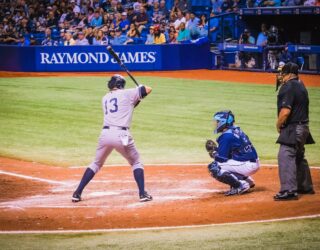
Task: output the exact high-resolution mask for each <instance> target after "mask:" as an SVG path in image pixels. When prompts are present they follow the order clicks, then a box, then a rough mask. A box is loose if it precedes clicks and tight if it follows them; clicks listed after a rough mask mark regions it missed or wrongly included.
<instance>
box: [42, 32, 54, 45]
mask: <svg viewBox="0 0 320 250" xmlns="http://www.w3.org/2000/svg"><path fill="white" fill-rule="evenodd" d="M41 45H43V46H52V45H57V42H55V41H53V40H52V38H51V29H49V28H46V31H45V39H44V40H43V41H42V42H41Z"/></svg>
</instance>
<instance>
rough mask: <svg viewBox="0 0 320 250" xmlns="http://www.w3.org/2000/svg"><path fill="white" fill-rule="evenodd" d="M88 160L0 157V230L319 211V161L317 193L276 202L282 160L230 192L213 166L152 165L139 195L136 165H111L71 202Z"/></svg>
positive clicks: (237, 218)
mask: <svg viewBox="0 0 320 250" xmlns="http://www.w3.org/2000/svg"><path fill="white" fill-rule="evenodd" d="M83 171H84V169H83V168H60V167H54V166H45V165H42V164H38V163H30V162H23V161H18V160H12V159H7V158H0V182H1V190H0V230H1V231H4V230H68V229H69V230H71V229H73V230H80V229H111V228H137V227H160V226H182V225H202V224H212V223H225V222H242V221H253V220H264V219H275V218H283V217H295V216H304V215H315V214H319V212H320V211H319V207H320V193H319V190H320V175H319V170H318V169H312V175H313V178H314V183H315V189H316V191H317V193H316V194H315V195H303V196H300V199H299V200H298V201H290V202H274V201H273V200H272V196H273V195H274V194H275V193H276V192H277V191H278V188H279V184H278V183H279V181H278V177H277V168H274V167H263V168H262V169H261V170H260V171H259V172H258V173H257V174H256V175H255V176H254V179H255V180H256V183H257V186H256V188H255V189H254V191H253V192H250V193H248V194H244V195H241V196H233V197H226V196H224V195H223V192H224V191H226V190H227V187H226V185H223V184H220V183H218V182H217V181H215V180H213V179H212V178H211V177H210V176H209V174H208V172H207V169H206V166H205V165H203V166H199V165H194V166H192V165H190V166H166V165H162V166H146V186H147V189H148V191H149V192H150V193H151V194H152V195H153V196H154V200H153V201H152V202H148V203H140V202H139V201H138V197H137V187H136V184H135V181H134V179H133V176H132V173H131V169H130V167H126V166H122V167H121V166H119V167H114V166H113V167H107V166H105V167H104V168H103V169H102V170H101V172H99V173H98V174H97V176H95V178H94V180H93V181H92V182H91V183H90V184H89V185H88V187H87V189H86V190H85V191H84V194H83V198H84V200H83V201H82V202H79V203H72V202H71V195H72V192H73V190H74V189H75V188H76V186H77V184H78V182H79V180H80V178H81V176H82V173H83Z"/></svg>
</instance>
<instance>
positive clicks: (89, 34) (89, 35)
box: [85, 26, 95, 45]
mask: <svg viewBox="0 0 320 250" xmlns="http://www.w3.org/2000/svg"><path fill="white" fill-rule="evenodd" d="M85 34H86V38H87V40H88V42H89V44H90V45H92V44H93V38H94V37H95V36H94V33H93V29H92V27H91V26H89V27H88V28H87V29H86V30H85Z"/></svg>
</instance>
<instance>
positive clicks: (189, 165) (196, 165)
mask: <svg viewBox="0 0 320 250" xmlns="http://www.w3.org/2000/svg"><path fill="white" fill-rule="evenodd" d="M207 165H208V163H168V164H165V163H155V164H152V163H148V164H144V166H145V167H149V166H155V167H201V166H204V167H206V166H207ZM260 166H262V167H271V168H275V167H278V164H263V163H261V162H260ZM87 167H88V166H70V167H69V168H71V169H78V168H81V169H82V168H87ZM103 167H104V168H108V167H130V166H129V165H126V164H123V165H122V164H110V165H104V166H103ZM310 168H312V169H313V168H314V169H317V168H320V166H310Z"/></svg>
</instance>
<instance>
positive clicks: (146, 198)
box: [140, 192, 152, 202]
mask: <svg viewBox="0 0 320 250" xmlns="http://www.w3.org/2000/svg"><path fill="white" fill-rule="evenodd" d="M146 201H152V196H151V195H150V194H148V193H147V192H144V193H143V194H141V195H140V202H146Z"/></svg>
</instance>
